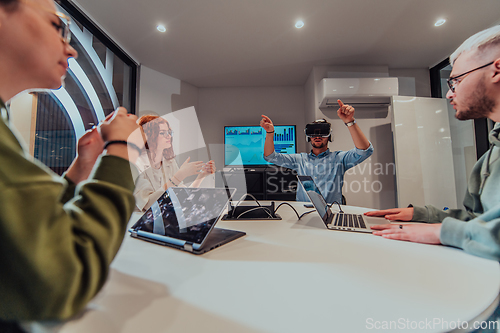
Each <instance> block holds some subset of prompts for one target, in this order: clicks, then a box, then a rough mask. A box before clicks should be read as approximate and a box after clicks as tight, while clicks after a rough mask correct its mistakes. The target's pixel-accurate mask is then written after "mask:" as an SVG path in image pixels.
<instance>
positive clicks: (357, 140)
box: [348, 124, 370, 150]
mask: <svg viewBox="0 0 500 333" xmlns="http://www.w3.org/2000/svg"><path fill="white" fill-rule="evenodd" d="M348 128H349V132H350V133H351V137H352V141H353V142H354V145H355V146H356V148H358V149H363V150H365V149H368V147H370V141H368V139H367V138H366V136H365V135H364V133H363V131H361V128H359V126H358V124H354V125H352V126H349V127H348Z"/></svg>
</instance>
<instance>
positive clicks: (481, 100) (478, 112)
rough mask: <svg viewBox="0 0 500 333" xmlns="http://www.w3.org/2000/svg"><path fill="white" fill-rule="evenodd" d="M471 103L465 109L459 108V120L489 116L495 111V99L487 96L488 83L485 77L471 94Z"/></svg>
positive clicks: (457, 114) (456, 114) (457, 113)
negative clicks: (485, 82) (486, 83)
mask: <svg viewBox="0 0 500 333" xmlns="http://www.w3.org/2000/svg"><path fill="white" fill-rule="evenodd" d="M469 105H470V106H469V107H468V108H467V109H466V110H464V111H460V110H457V112H456V113H455V118H457V119H458V120H469V119H481V118H488V116H489V115H490V114H491V113H492V112H493V109H494V108H495V101H494V100H493V99H491V98H490V97H488V96H486V85H485V84H484V79H482V80H481V81H479V84H478V85H477V88H476V89H475V90H474V93H473V94H472V95H471V98H470V102H469Z"/></svg>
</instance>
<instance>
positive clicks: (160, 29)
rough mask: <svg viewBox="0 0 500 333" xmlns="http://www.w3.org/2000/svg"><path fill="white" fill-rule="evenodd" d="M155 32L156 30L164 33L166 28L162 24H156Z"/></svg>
mask: <svg viewBox="0 0 500 333" xmlns="http://www.w3.org/2000/svg"><path fill="white" fill-rule="evenodd" d="M156 30H158V31H159V32H165V31H167V28H165V26H164V25H163V24H158V25H157V26H156Z"/></svg>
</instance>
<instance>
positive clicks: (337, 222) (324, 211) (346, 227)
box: [297, 176, 389, 233]
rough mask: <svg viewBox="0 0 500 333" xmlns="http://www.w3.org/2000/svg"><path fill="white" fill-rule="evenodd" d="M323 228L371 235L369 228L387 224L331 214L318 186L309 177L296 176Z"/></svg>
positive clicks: (347, 215)
mask: <svg viewBox="0 0 500 333" xmlns="http://www.w3.org/2000/svg"><path fill="white" fill-rule="evenodd" d="M297 178H298V180H299V183H300V185H302V187H303V188H304V190H305V191H306V193H307V196H308V197H309V199H310V200H311V203H312V204H313V206H314V208H315V209H316V211H317V212H318V213H319V216H321V219H322V220H323V222H324V223H325V226H326V227H327V228H328V229H330V230H340V231H355V232H367V233H371V232H372V230H371V229H370V226H372V225H376V224H386V223H389V222H388V221H387V220H386V219H385V218H383V217H372V216H364V215H360V214H347V213H341V212H338V213H333V212H332V210H331V209H330V207H329V206H328V204H327V203H326V200H325V198H324V197H323V195H322V194H321V191H320V190H319V188H318V186H316V183H315V182H314V180H313V179H312V177H310V176H297ZM339 207H340V205H339Z"/></svg>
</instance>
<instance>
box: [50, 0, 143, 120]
mask: <svg viewBox="0 0 500 333" xmlns="http://www.w3.org/2000/svg"><path fill="white" fill-rule="evenodd" d="M56 2H57V3H58V4H59V5H60V6H61V7H63V8H64V10H66V11H67V12H68V14H70V15H71V16H72V17H73V18H74V19H75V20H77V21H78V22H79V23H80V24H82V25H83V26H84V27H85V29H87V30H89V31H90V32H91V33H92V35H94V36H95V37H96V38H98V39H99V40H100V41H101V42H102V43H103V44H104V45H105V46H106V47H107V48H109V49H110V50H111V52H113V53H114V54H115V55H116V56H117V57H118V58H120V60H122V61H123V62H124V63H125V64H127V65H129V66H130V67H131V68H132V71H131V75H130V91H129V93H130V110H128V112H129V113H131V114H137V77H138V71H139V65H138V64H137V63H136V62H135V61H134V60H133V59H132V58H130V57H129V55H128V54H127V53H126V52H125V51H124V50H123V49H122V48H121V47H119V46H118V45H117V44H116V43H115V42H114V41H113V40H112V39H111V38H109V36H108V35H106V34H105V33H104V32H103V31H102V30H101V29H100V28H99V27H98V26H96V25H95V24H94V22H93V21H92V20H91V19H90V18H89V17H88V16H87V15H86V14H85V13H83V12H82V11H81V10H80V9H79V8H78V7H77V6H75V5H74V4H73V3H72V2H71V1H69V0H56Z"/></svg>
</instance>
